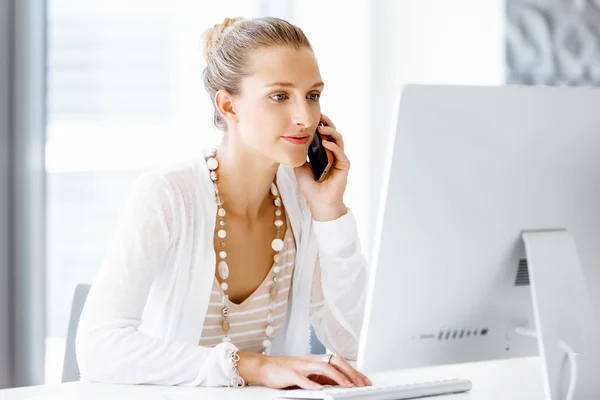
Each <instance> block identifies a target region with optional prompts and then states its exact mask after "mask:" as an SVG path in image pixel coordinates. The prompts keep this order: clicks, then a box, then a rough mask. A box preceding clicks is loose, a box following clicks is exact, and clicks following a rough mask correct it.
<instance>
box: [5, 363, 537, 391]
mask: <svg viewBox="0 0 600 400" xmlns="http://www.w3.org/2000/svg"><path fill="white" fill-rule="evenodd" d="M369 377H370V378H371V380H372V381H373V383H374V384H376V385H377V384H388V383H411V382H419V381H427V380H438V379H444V378H466V379H470V380H471V381H472V382H473V389H472V390H471V391H470V392H469V393H463V394H459V395H453V396H439V397H435V399H436V400H438V399H439V400H450V399H452V400H506V399H511V400H525V399H526V400H543V399H544V395H543V390H542V380H541V368H540V364H539V359H538V358H537V357H532V358H524V359H517V360H502V361H490V362H482V363H472V364H462V365H450V366H441V367H434V368H423V369H413V370H403V371H395V372H386V373H379V374H374V375H370V376H369ZM275 392H276V391H275V390H273V389H267V388H263V387H246V388H243V389H228V388H190V387H175V386H146V385H144V386H141V385H108V384H99V383H85V382H72V383H63V384H55V385H45V386H30V387H24V388H15V389H6V390H0V400H17V399H18V400H26V399H29V400H42V399H44V400H58V399H61V400H74V399H86V400H99V399H111V400H113V399H146V400H192V399H194V400H197V399H250V400H252V399H256V400H258V399H260V400H264V399H270V398H273V395H274V393H275ZM431 399H432V400H433V399H434V398H431Z"/></svg>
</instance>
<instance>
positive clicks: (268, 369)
mask: <svg viewBox="0 0 600 400" xmlns="http://www.w3.org/2000/svg"><path fill="white" fill-rule="evenodd" d="M238 355H239V356H240V360H239V361H238V364H237V368H238V372H239V373H240V375H241V377H242V378H244V380H245V381H246V384H248V385H261V386H266V387H270V388H274V389H284V388H289V387H295V386H297V387H299V388H301V389H311V390H319V389H321V388H322V385H340V386H342V387H352V386H357V387H361V386H371V385H372V383H371V381H370V380H369V378H367V377H366V376H365V375H363V374H361V373H360V372H358V371H357V370H356V369H354V367H352V365H350V363H349V362H348V361H346V360H345V359H344V358H342V357H339V356H333V357H331V361H330V363H329V364H328V363H327V362H326V361H325V360H324V357H323V355H306V356H297V357H292V356H263V355H261V354H254V353H245V352H239V353H238Z"/></svg>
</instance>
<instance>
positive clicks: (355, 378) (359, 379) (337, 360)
mask: <svg viewBox="0 0 600 400" xmlns="http://www.w3.org/2000/svg"><path fill="white" fill-rule="evenodd" d="M330 364H331V365H333V366H334V367H335V368H337V369H339V370H340V371H341V372H342V373H344V375H346V376H347V377H349V378H350V380H351V381H352V382H353V383H354V384H355V385H356V386H371V385H373V382H371V380H370V379H369V378H367V377H366V376H365V375H363V374H361V373H360V372H358V371H357V370H356V369H354V367H352V365H350V363H349V362H348V361H346V360H345V359H344V358H343V357H339V356H333V357H332V358H331V362H330Z"/></svg>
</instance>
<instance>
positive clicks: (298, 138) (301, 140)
mask: <svg viewBox="0 0 600 400" xmlns="http://www.w3.org/2000/svg"><path fill="white" fill-rule="evenodd" d="M283 138H284V139H285V140H287V141H288V142H290V143H292V144H299V145H301V144H306V143H307V142H308V138H309V136H308V135H293V136H284V137H283Z"/></svg>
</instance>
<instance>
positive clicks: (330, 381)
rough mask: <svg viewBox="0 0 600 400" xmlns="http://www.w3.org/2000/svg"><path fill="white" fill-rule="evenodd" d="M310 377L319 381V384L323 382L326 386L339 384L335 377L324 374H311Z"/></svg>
mask: <svg viewBox="0 0 600 400" xmlns="http://www.w3.org/2000/svg"><path fill="white" fill-rule="evenodd" d="M308 379H310V380H311V381H314V382H317V383H319V384H321V385H323V386H325V385H330V386H335V385H337V383H336V382H335V381H334V380H333V379H331V378H329V377H327V376H324V375H316V374H311V375H309V376H308Z"/></svg>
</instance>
